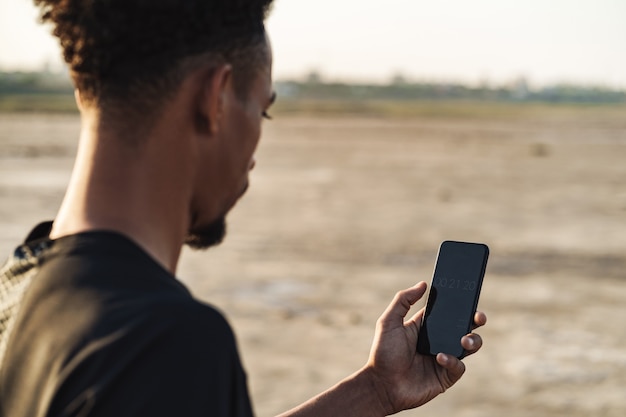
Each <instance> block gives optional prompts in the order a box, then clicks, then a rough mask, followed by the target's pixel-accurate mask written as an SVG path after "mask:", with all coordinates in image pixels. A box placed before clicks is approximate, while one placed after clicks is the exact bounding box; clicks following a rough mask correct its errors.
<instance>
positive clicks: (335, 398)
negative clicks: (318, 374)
mask: <svg viewBox="0 0 626 417" xmlns="http://www.w3.org/2000/svg"><path fill="white" fill-rule="evenodd" d="M382 392H383V390H382V389H381V387H380V386H377V383H376V378H374V376H373V374H372V370H371V369H370V368H367V367H366V368H363V369H361V370H360V371H358V372H356V373H355V374H353V375H351V376H349V377H347V378H346V379H344V380H343V381H341V382H339V383H338V384H337V385H335V386H333V387H332V388H329V389H328V390H326V391H324V392H323V393H321V394H319V395H317V396H316V397H313V398H311V399H310V400H309V401H307V402H305V403H303V404H301V405H299V406H298V407H296V408H294V409H292V410H289V411H287V412H285V413H283V414H281V415H280V416H278V417H323V416H337V415H341V416H344V417H382V416H386V415H388V414H391V412H389V410H386V408H385V404H388V401H385V398H384V395H381V393H382Z"/></svg>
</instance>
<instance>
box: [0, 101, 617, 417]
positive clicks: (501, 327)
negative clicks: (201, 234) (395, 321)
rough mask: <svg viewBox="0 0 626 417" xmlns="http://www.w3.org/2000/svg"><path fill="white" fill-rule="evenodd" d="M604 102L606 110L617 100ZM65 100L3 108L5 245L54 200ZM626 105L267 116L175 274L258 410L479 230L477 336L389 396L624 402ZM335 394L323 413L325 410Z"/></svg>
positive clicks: (479, 408)
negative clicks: (459, 368)
mask: <svg viewBox="0 0 626 417" xmlns="http://www.w3.org/2000/svg"><path fill="white" fill-rule="evenodd" d="M613 114H615V112H613ZM78 128H79V122H78V118H77V117H76V116H71V115H70V116H48V115H35V116H28V115H20V116H15V115H0V230H2V233H1V234H0V252H1V253H8V252H9V251H10V250H11V249H12V247H13V246H14V245H15V244H16V243H17V242H18V241H19V240H20V239H21V238H23V236H24V235H25V233H26V232H27V231H28V230H29V228H30V227H31V226H32V225H33V224H34V223H35V222H37V221H39V220H41V219H45V218H51V217H53V216H54V214H55V211H56V209H57V206H58V204H59V202H60V199H61V198H62V193H63V190H64V186H65V184H66V183H67V180H68V178H69V172H70V169H71V164H72V158H73V155H74V151H75V140H76V137H77V133H78ZM625 161H626V117H615V116H611V117H608V116H603V115H602V112H601V111H597V110H596V111H584V110H578V111H575V112H573V113H571V114H570V113H567V112H566V113H564V112H555V113H554V114H552V113H549V112H548V113H546V114H543V115H541V117H536V118H533V119H524V120H508V121H506V120H503V119H493V120H473V119H467V118H466V119H448V120H445V119H436V120H433V119H413V120H385V119H377V118H357V117H343V118H323V119H320V118H310V117H303V116H300V117H297V116H292V117H285V118H282V119H281V118H280V117H278V118H277V119H276V120H274V121H271V122H269V123H267V124H266V125H265V134H264V139H263V143H262V145H261V148H260V150H259V153H258V158H257V167H256V169H255V171H254V173H253V176H252V187H251V189H250V190H249V192H248V195H247V196H246V198H245V199H244V200H243V201H242V202H241V203H240V204H239V205H238V206H237V208H236V209H235V210H234V211H233V213H232V215H231V216H230V218H229V220H230V222H229V227H230V232H229V236H228V239H227V241H226V243H225V244H223V245H222V246H221V247H219V248H216V249H212V250H210V251H209V252H208V253H205V252H202V253H191V252H185V253H184V256H183V259H182V263H181V267H180V270H179V275H180V277H181V279H182V280H183V281H185V282H186V283H187V284H188V285H189V286H190V287H191V288H192V290H193V291H194V292H195V294H196V295H197V296H198V297H200V298H203V299H205V300H208V301H210V302H211V303H213V304H215V305H216V306H218V307H219V308H221V309H222V310H223V311H225V312H226V314H227V315H228V317H229V318H230V320H231V322H232V324H233V326H234V327H235V330H236V333H237V335H238V338H239V342H240V348H241V351H242V355H243V359H244V363H245V366H246V368H247V370H248V374H249V378H250V386H251V389H252V394H253V398H254V401H255V405H256V410H257V414H258V415H259V416H270V415H273V414H275V413H278V412H280V411H283V410H284V409H286V408H289V407H291V406H293V405H296V404H297V403H299V402H301V401H303V400H305V399H307V398H308V397H309V396H311V395H313V394H315V393H317V392H319V391H320V390H322V389H324V388H326V387H328V386H330V385H331V384H333V383H335V382H336V381H338V380H339V379H340V378H342V377H343V376H346V375H347V374H349V373H351V372H352V371H354V370H356V369H357V368H358V367H360V366H361V365H362V364H363V363H364V361H365V360H366V358H367V355H368V351H369V344H370V341H371V337H372V334H373V325H374V322H375V320H376V318H377V317H378V315H379V314H380V313H381V312H382V310H384V308H385V306H386V305H387V303H388V301H389V300H390V299H391V297H392V296H393V294H394V293H395V291H396V290H398V289H400V288H404V287H407V286H410V285H412V284H413V283H415V282H416V281H419V280H422V279H426V280H427V279H429V277H430V274H431V272H432V266H433V261H434V256H435V253H436V249H437V246H438V244H439V243H440V241H442V240H444V239H457V240H470V241H481V242H485V243H487V244H489V246H490V247H491V253H492V257H491V260H490V264H489V267H488V271H487V277H486V278H485V283H484V289H483V294H482V297H481V302H480V308H481V309H482V310H484V311H486V312H487V313H488V315H489V319H490V321H489V323H488V325H487V326H486V328H484V329H483V330H482V331H481V334H482V335H483V337H484V339H485V347H484V349H483V350H482V351H481V353H480V354H478V355H476V356H475V357H470V358H467V359H466V364H467V367H468V372H467V374H466V375H465V377H464V378H463V380H462V381H461V382H460V383H459V384H458V385H457V386H455V387H454V388H453V389H452V390H450V391H449V392H448V393H446V395H445V396H443V397H440V398H438V399H436V400H434V401H433V402H432V403H430V404H428V405H427V406H425V407H423V408H421V409H419V410H414V411H407V412H404V413H402V414H401V415H406V416H412V415H414V416H418V415H449V416H457V417H458V416H467V417H469V416H494V417H496V416H497V417H500V416H509V417H518V416H520V417H521V416H524V417H526V416H533V417H537V416H620V417H622V416H624V415H626V347H625V346H626V185H624V180H625V179H626V163H625ZM341 414H342V413H341V410H338V412H337V415H338V416H340V415H341Z"/></svg>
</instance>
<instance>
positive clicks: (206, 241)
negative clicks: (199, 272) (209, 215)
mask: <svg viewBox="0 0 626 417" xmlns="http://www.w3.org/2000/svg"><path fill="white" fill-rule="evenodd" d="M224 236H226V218H225V217H220V218H219V219H217V220H215V221H214V222H213V223H211V224H209V225H207V226H205V227H199V228H196V229H193V230H190V231H189V233H188V234H187V236H186V237H185V244H186V245H188V246H189V247H190V248H192V249H208V248H210V247H211V246H215V245H219V244H220V243H222V240H224Z"/></svg>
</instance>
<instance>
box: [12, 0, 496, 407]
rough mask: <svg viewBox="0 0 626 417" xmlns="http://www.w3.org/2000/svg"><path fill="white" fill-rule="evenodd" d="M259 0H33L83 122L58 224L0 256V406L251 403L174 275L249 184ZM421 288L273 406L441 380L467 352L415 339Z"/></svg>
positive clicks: (206, 314)
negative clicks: (332, 379) (337, 369)
mask: <svg viewBox="0 0 626 417" xmlns="http://www.w3.org/2000/svg"><path fill="white" fill-rule="evenodd" d="M270 2H271V0H264V1H262V0H258V1H253V0H248V1H244V0H240V1H235V0H213V1H207V0H204V1H202V0H188V1H185V2H178V1H176V0H160V1H154V0H152V1H148V0H135V1H128V0H108V1H105V0H94V1H90V2H85V1H79V0H67V1H54V0H35V3H36V4H38V5H39V6H41V8H42V13H43V14H42V16H43V20H44V21H48V22H51V23H53V24H54V34H55V35H56V36H57V37H59V39H60V42H61V45H62V47H63V53H64V57H65V60H66V62H67V63H68V65H69V67H70V70H71V74H72V77H73V80H74V83H75V86H76V101H77V103H78V107H79V109H80V113H81V120H82V129H81V135H80V141H79V149H78V155H77V158H76V164H75V167H74V171H73V174H72V178H71V181H70V184H69V186H68V189H67V193H66V196H65V198H64V200H63V203H62V205H61V208H60V210H59V213H58V215H57V217H56V218H55V220H54V223H52V222H48V223H42V224H40V225H39V226H37V227H36V228H35V229H34V230H33V231H32V232H31V233H30V235H29V236H28V237H27V239H26V241H25V242H24V244H23V245H21V246H20V247H18V248H17V249H16V251H15V254H14V255H13V257H12V258H10V259H9V260H8V262H7V264H6V265H5V266H4V267H3V269H2V270H1V271H0V290H1V291H0V416H2V417H9V416H11V417H22V416H24V417H25V416H29V417H30V416H118V417H123V416H251V415H252V409H251V405H250V402H249V398H248V393H247V387H246V377H245V373H244V371H243V369H242V367H241V364H240V361H239V356H238V352H237V347H236V344H235V340H234V337H233V334H232V331H231V329H230V327H229V326H228V324H227V323H226V321H225V320H224V318H223V317H222V316H221V315H220V314H219V313H218V312H217V311H216V310H214V309H213V308H212V307H210V306H208V305H206V304H203V303H201V302H199V301H197V300H195V299H194V298H192V296H191V295H190V294H189V292H188V291H187V289H186V288H185V287H184V286H183V285H182V284H180V283H179V282H178V281H177V280H176V279H175V276H174V274H175V271H176V265H177V262H178V258H179V255H180V251H181V246H182V245H183V244H185V243H186V244H189V245H191V246H193V247H197V248H203V247H207V246H210V245H213V244H216V243H219V242H220V241H221V239H222V238H223V236H224V232H225V220H224V219H225V216H226V214H227V213H228V211H229V210H230V209H231V208H232V206H233V205H234V204H235V202H236V201H237V200H238V198H239V197H240V196H241V195H242V194H243V193H244V192H245V190H246V188H247V185H248V173H249V171H250V170H251V169H252V168H253V166H254V158H253V155H254V152H255V149H256V146H257V144H258V141H259V137H260V126H261V121H262V119H263V118H264V117H267V111H268V108H269V107H270V105H271V104H272V102H273V100H274V97H275V95H274V94H273V91H272V80H271V60H272V58H271V51H270V45H269V41H268V39H267V37H266V34H265V29H264V24H263V22H264V18H265V15H266V14H267V10H268V7H269V4H270ZM425 290H426V284H425V283H420V284H418V285H416V286H415V287H412V288H409V289H407V290H404V291H400V292H399V293H398V294H397V295H396V297H395V298H394V300H393V301H392V302H391V304H390V305H389V307H388V308H387V310H386V311H385V313H384V314H383V315H382V316H381V318H380V320H379V322H378V325H377V329H376V334H375V340H374V343H373V346H372V351H371V355H370V358H369V361H368V362H367V364H365V365H364V367H363V368H362V369H360V370H358V371H357V372H355V373H354V374H353V375H352V376H349V377H347V378H346V379H345V380H343V381H341V382H340V383H339V384H337V385H336V386H334V387H332V388H330V389H329V390H328V391H326V392H324V393H322V394H320V395H319V396H317V397H315V398H313V399H311V400H310V401H308V402H306V403H305V404H303V405H301V406H300V407H297V408H296V409H294V410H291V411H289V412H287V413H285V414H284V416H331V415H342V416H383V415H389V414H393V413H396V412H398V411H400V410H403V409H407V408H411V407H416V406H419V405H421V404H424V403H425V402H427V401H429V400H430V399H432V398H434V397H435V396H437V395H438V394H440V393H442V392H443V391H445V390H446V389H447V388H449V387H450V386H451V385H452V384H454V383H455V382H456V381H457V380H458V379H459V378H460V377H461V375H462V374H463V372H464V365H463V363H462V362H461V361H459V360H458V359H456V358H454V357H450V356H448V355H444V354H439V355H438V356H437V357H436V358H433V357H426V356H422V355H419V354H417V353H416V341H417V333H418V327H419V322H420V318H421V314H422V313H418V314H417V315H416V316H415V317H413V318H410V319H408V320H407V321H406V323H405V316H406V314H407V312H408V310H409V308H410V306H411V305H412V304H414V303H415V302H416V301H417V300H418V299H420V298H421V297H422V295H423V294H424V292H425ZM485 321H486V318H485V316H484V314H482V313H478V314H477V315H476V317H475V322H476V325H477V326H480V325H482V324H484V323H485ZM461 342H462V345H463V346H464V348H465V349H466V350H467V352H468V353H470V354H471V353H474V352H475V351H477V350H478V349H479V348H480V346H481V344H482V341H481V339H480V337H479V336H478V335H476V334H470V335H467V336H465V337H464V338H463V339H462V341H461Z"/></svg>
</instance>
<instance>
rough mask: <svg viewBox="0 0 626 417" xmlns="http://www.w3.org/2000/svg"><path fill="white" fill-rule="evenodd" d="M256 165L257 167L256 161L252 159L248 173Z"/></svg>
mask: <svg viewBox="0 0 626 417" xmlns="http://www.w3.org/2000/svg"><path fill="white" fill-rule="evenodd" d="M255 165H256V159H254V157H252V159H251V160H250V166H249V167H248V171H252V170H253V169H254V166H255Z"/></svg>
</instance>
